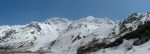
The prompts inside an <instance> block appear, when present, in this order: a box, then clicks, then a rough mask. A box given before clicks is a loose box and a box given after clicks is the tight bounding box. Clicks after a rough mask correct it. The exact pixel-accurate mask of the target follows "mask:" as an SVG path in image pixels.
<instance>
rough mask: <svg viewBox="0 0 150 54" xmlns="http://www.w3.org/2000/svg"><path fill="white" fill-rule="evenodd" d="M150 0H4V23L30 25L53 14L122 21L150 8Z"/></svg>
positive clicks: (0, 12) (0, 7)
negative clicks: (132, 14)
mask: <svg viewBox="0 0 150 54" xmlns="http://www.w3.org/2000/svg"><path fill="white" fill-rule="evenodd" d="M149 2H150V0H0V25H14V24H26V23H29V22H31V21H43V20H46V19H47V18H50V17H64V18H68V19H70V20H77V19H80V18H82V17H87V16H95V17H108V18H109V19H112V20H121V19H123V18H126V17H127V16H128V15H130V14H131V13H134V12H148V11H150V6H149V5H150V3H149Z"/></svg>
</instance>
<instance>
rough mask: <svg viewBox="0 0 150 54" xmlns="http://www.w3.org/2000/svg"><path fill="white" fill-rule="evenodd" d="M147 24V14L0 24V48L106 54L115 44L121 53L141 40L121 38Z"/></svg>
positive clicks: (58, 53)
mask: <svg viewBox="0 0 150 54" xmlns="http://www.w3.org/2000/svg"><path fill="white" fill-rule="evenodd" d="M148 21H150V17H149V13H133V14H131V15H130V16H129V17H128V18H127V19H124V20H122V21H120V22H115V21H113V20H109V19H107V18H96V17H93V16H88V17H86V18H82V19H79V20H76V21H70V20H68V19H65V18H58V17H55V18H50V19H47V20H45V21H43V22H31V23H29V24H25V25H14V26H8V25H3V26H0V34H1V35H0V49H1V50H3V49H9V50H13V51H20V50H21V51H37V50H38V48H40V47H43V48H44V50H45V51H49V49H51V51H53V52H52V53H54V54H87V53H91V54H98V53H101V54H103V53H104V52H103V51H105V50H107V51H105V53H108V52H109V51H114V50H111V49H113V48H114V47H113V45H114V44H115V45H117V47H116V48H117V49H116V50H119V49H121V51H123V52H124V51H126V50H125V49H126V48H125V47H124V46H125V45H126V44H127V46H126V47H130V46H131V45H132V43H134V44H135V41H136V42H139V41H141V39H139V41H137V40H136V38H135V39H134V38H133V39H131V40H124V39H125V38H126V36H125V38H124V35H126V34H128V33H131V34H132V32H133V33H134V31H135V30H138V29H140V28H138V27H140V26H144V25H145V24H146V22H148ZM144 31H145V30H144ZM122 37H123V38H122ZM127 37H128V36H127ZM142 40H143V38H142ZM148 40H149V39H148ZM118 41H121V42H118ZM124 41H125V42H124ZM129 41H131V42H129ZM116 43H118V44H116ZM144 43H145V42H144ZM111 44H113V45H111ZM104 45H106V46H104ZM108 47H110V48H108ZM120 47H121V48H120ZM101 48H104V49H101ZM105 48H106V49H105ZM115 52H118V51H115ZM108 54H110V53H108ZM127 54H129V53H127Z"/></svg>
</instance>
